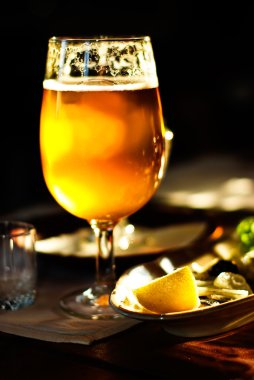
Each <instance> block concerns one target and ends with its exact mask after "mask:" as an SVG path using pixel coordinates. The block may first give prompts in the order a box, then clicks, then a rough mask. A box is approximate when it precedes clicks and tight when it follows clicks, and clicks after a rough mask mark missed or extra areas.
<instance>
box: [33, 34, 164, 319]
mask: <svg viewBox="0 0 254 380" xmlns="http://www.w3.org/2000/svg"><path fill="white" fill-rule="evenodd" d="M40 152H41V162H42V169H43V175H44V178H45V182H46V185H47V187H48V189H49V191H50V193H51V194H52V195H53V197H54V198H55V200H56V201H57V202H58V203H59V204H60V205H61V206H62V207H63V208H64V209H65V210H67V211H68V212H69V213H71V214H73V215H74V216H76V217H78V218H82V219H84V220H86V221H87V222H88V223H89V225H90V226H91V228H92V230H93V231H94V234H95V237H96V242H97V247H98V254H97V256H96V268H95V269H96V276H95V280H94V282H93V283H91V284H89V285H87V287H85V285H84V289H81V290H77V291H76V292H74V293H70V294H67V295H66V296H64V297H63V298H62V299H61V300H60V305H61V307H62V309H64V310H65V311H66V312H68V313H70V314H72V315H76V316H79V317H83V318H87V319H112V318H120V317H121V316H120V315H119V314H118V313H117V312H116V311H114V310H113V309H112V307H111V306H110V305H109V295H110V293H111V291H112V290H113V288H114V286H115V281H116V278H115V277H116V275H115V260H114V244H113V230H114V227H115V226H116V225H117V223H119V222H120V221H121V220H122V219H123V218H125V217H128V216H129V215H131V214H133V213H135V212H136V211H138V210H139V209H141V208H142V207H143V206H144V205H145V204H146V203H147V202H148V201H149V200H150V199H151V198H152V196H153V195H154V193H155V192H156V190H157V188H158V186H159V184H160V182H161V179H162V177H163V173H164V171H165V163H166V153H165V126H164V122H163V112H162V105H161V99H160V93H159V86H158V78H157V73H156V64H155V59H154V54H153V48H152V43H151V39H150V37H149V36H144V37H124V38H119V37H98V38H96V37H94V38H80V37H52V38H50V39H49V43H48V53H47V60H46V73H45V78H44V81H43V99H42V106H41V121H40Z"/></svg>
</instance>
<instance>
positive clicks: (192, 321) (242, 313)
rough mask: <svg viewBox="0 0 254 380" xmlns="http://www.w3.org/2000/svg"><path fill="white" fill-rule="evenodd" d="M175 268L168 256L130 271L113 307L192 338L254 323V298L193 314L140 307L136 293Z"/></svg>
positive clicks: (121, 281) (114, 296)
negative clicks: (144, 309)
mask: <svg viewBox="0 0 254 380" xmlns="http://www.w3.org/2000/svg"><path fill="white" fill-rule="evenodd" d="M186 264H188V263H186ZM172 268H175V264H174V262H172V260H170V258H169V257H168V256H162V257H159V258H158V259H156V260H153V261H150V262H147V263H145V264H142V265H138V266H135V267H133V268H131V269H129V270H128V271H126V272H125V273H124V274H123V275H122V276H121V277H120V278H119V280H118V281H117V284H116V287H115V289H114V290H113V292H112V294H111V296H110V303H111V305H112V307H113V308H114V309H115V310H117V311H118V312H119V313H120V314H122V315H124V316H126V317H129V318H134V319H138V320H140V321H153V322H158V323H159V324H161V326H162V327H163V328H164V329H165V331H167V332H168V333H170V334H173V335H176V336H181V337H191V338H198V337H205V336H212V335H217V334H222V333H225V332H228V331H230V330H233V329H235V328H238V327H241V326H243V325H246V324H247V323H249V322H252V321H254V294H251V295H249V296H247V297H244V298H241V299H237V300H233V301H228V302H224V303H222V304H220V305H216V306H206V307H202V308H199V309H196V310H192V311H185V312H176V313H168V314H154V313H149V312H144V311H143V310H142V308H141V307H140V306H139V305H138V304H137V301H136V299H135V297H134V296H133V293H132V289H133V288H134V287H137V286H141V285H142V284H144V283H147V282H149V281H151V280H152V279H154V278H156V277H159V276H162V275H165V274H167V273H169V272H170V271H171V270H172Z"/></svg>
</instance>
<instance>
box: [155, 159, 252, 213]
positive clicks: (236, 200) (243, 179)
mask: <svg viewBox="0 0 254 380" xmlns="http://www.w3.org/2000/svg"><path fill="white" fill-rule="evenodd" d="M153 201H154V202H159V203H163V204H167V205H170V206H176V207H187V208H192V209H219V210H223V211H237V210H253V209H254V165H253V163H252V162H246V161H244V160H240V159H239V158H238V157H236V156H228V155H226V156H224V155H211V156H202V157H199V158H197V159H195V160H192V161H188V162H185V163H182V164H178V165H175V166H173V165H171V168H170V170H168V172H167V173H166V174H165V178H164V180H163V183H162V184H161V187H160V188H159V189H158V191H157V193H156V194H155V196H154V198H153Z"/></svg>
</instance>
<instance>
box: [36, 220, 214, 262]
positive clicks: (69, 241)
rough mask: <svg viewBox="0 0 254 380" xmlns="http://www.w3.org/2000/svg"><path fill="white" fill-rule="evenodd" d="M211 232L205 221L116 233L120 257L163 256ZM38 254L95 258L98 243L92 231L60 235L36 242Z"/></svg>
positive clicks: (124, 229)
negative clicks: (168, 251)
mask: <svg viewBox="0 0 254 380" xmlns="http://www.w3.org/2000/svg"><path fill="white" fill-rule="evenodd" d="M206 231H207V224H206V223H205V222H193V223H184V224H177V225H169V226H165V227H159V228H144V227H140V226H133V225H130V224H128V223H127V224H125V225H124V226H122V227H120V229H119V230H116V233H115V254H116V256H122V257H124V256H129V255H143V254H155V253H162V252H165V251H167V250H170V249H177V248H184V247H186V246H189V245H190V244H192V243H193V242H195V241H196V240H197V239H198V238H200V237H201V236H203V235H204V234H205V232H206ZM36 251H37V252H40V253H45V254H54V255H56V254H57V255H62V256H77V257H93V256H95V254H96V244H95V241H94V237H93V235H92V233H91V230H90V229H89V228H82V229H79V230H77V231H75V232H73V233H69V234H60V235H58V236H52V237H49V238H47V239H42V240H38V241H37V242H36Z"/></svg>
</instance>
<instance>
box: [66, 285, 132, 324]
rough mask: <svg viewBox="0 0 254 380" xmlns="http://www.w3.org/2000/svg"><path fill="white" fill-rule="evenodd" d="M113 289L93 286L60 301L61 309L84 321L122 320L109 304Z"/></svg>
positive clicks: (121, 316) (68, 295)
mask: <svg viewBox="0 0 254 380" xmlns="http://www.w3.org/2000/svg"><path fill="white" fill-rule="evenodd" d="M111 291H112V289H111V288H109V287H107V286H103V287H102V286H96V285H94V286H91V287H89V288H87V289H86V290H83V289H80V290H77V291H75V292H73V293H70V294H67V295H66V296H64V297H62V298H61V299H60V306H61V308H62V309H63V310H64V311H65V312H66V313H68V314H70V315H73V316H76V317H79V318H84V319H94V320H98V319H105V320H106V319H120V318H125V317H124V316H123V315H121V314H118V313H117V312H116V311H115V310H114V309H113V308H112V307H111V306H110V304H109V296H110V293H111Z"/></svg>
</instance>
